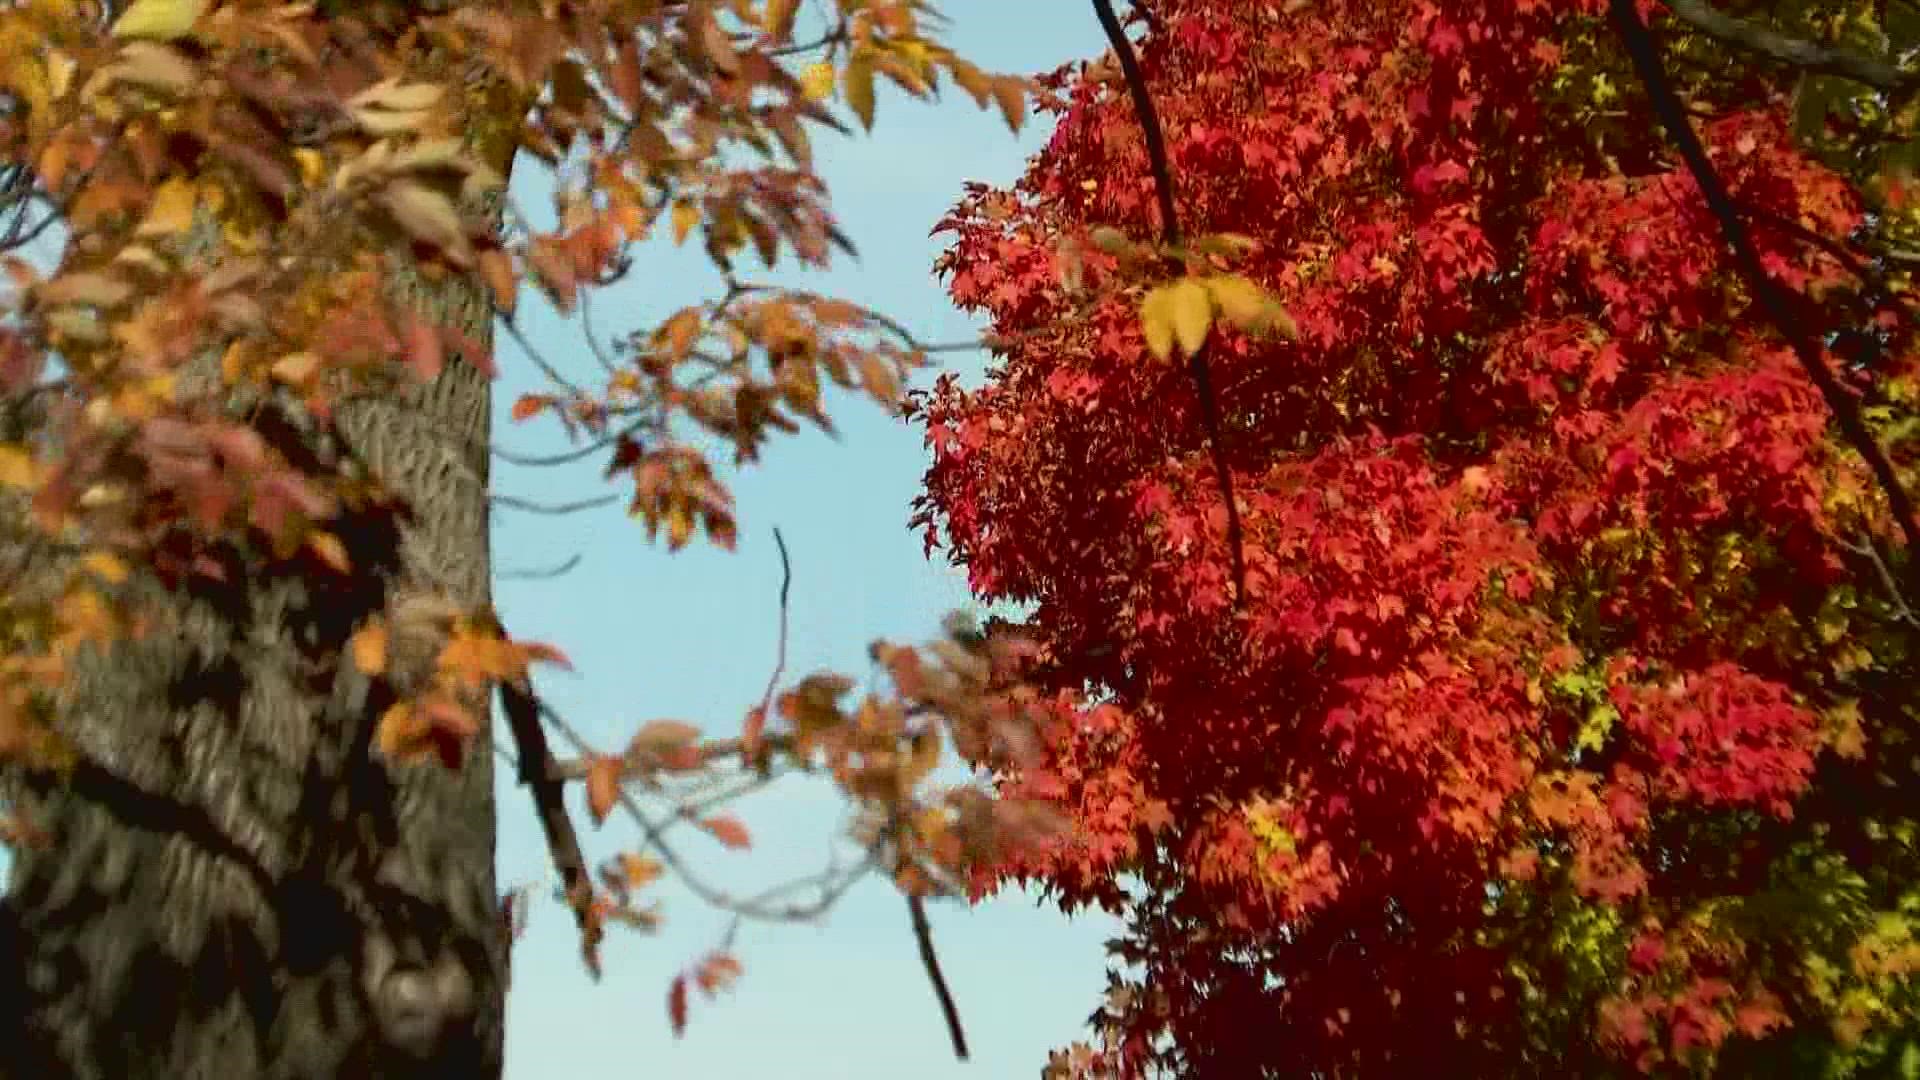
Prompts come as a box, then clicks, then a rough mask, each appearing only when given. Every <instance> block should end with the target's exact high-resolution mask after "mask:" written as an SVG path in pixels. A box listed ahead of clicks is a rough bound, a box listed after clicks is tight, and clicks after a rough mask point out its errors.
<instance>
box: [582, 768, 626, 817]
mask: <svg viewBox="0 0 1920 1080" xmlns="http://www.w3.org/2000/svg"><path fill="white" fill-rule="evenodd" d="M619 797H620V759H619V758H612V757H596V758H594V759H593V761H592V762H591V763H590V764H588V765H587V813H589V814H592V815H593V823H594V824H595V825H598V824H601V823H602V822H604V821H606V820H607V815H608V814H610V813H612V812H613V804H614V802H615V801H617V800H618V799H619Z"/></svg>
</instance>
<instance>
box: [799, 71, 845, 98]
mask: <svg viewBox="0 0 1920 1080" xmlns="http://www.w3.org/2000/svg"><path fill="white" fill-rule="evenodd" d="M838 80H839V74H838V73H837V72H835V71H834V70H833V65H832V64H827V63H814V64H808V65H807V66H806V67H805V68H804V69H802V71H801V72H800V89H801V92H802V93H804V94H805V95H806V96H807V99H808V100H809V101H824V100H826V99H827V98H828V97H831V96H832V94H833V87H834V84H835V83H836V82H837V81H838Z"/></svg>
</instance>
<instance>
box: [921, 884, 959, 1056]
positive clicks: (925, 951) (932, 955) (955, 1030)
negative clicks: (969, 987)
mask: <svg viewBox="0 0 1920 1080" xmlns="http://www.w3.org/2000/svg"><path fill="white" fill-rule="evenodd" d="M907 912H908V914H910V915H911V916H912V917H913V940H914V941H916V942H918V943H919V945H920V964H921V966H923V967H925V968H926V969H927V981H928V982H930V983H932V984H933V993H934V996H935V997H937V998H939V999H940V1015H941V1016H943V1017H945V1018H946V1021H947V1038H948V1039H949V1040H951V1041H952V1042H953V1056H954V1057H957V1058H959V1059H960V1060H961V1061H965V1060H967V1031H966V1028H964V1027H962V1026H961V1024H960V1008H959V1006H957V1005H955V1004H954V1001H953V991H952V990H949V989H948V988H947V977H946V976H945V975H943V974H941V973H940V954H939V953H936V952H934V950H933V927H932V925H930V924H929V923H928V922H927V903H926V901H925V900H922V899H921V898H920V896H919V894H917V893H908V894H907Z"/></svg>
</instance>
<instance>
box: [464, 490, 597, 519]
mask: <svg viewBox="0 0 1920 1080" xmlns="http://www.w3.org/2000/svg"><path fill="white" fill-rule="evenodd" d="M619 499H620V494H619V493H618V492H615V493H613V494H611V495H595V496H592V497H591V498H586V499H575V500H573V501H572V502H562V503H543V502H535V501H534V500H532V499H523V498H521V497H519V496H518V495H489V496H487V501H488V502H490V503H493V504H494V505H496V506H504V507H506V508H507V509H509V510H524V511H526V512H527V513H529V514H577V513H579V512H580V511H582V510H597V509H599V508H600V507H602V506H607V505H610V504H612V503H615V502H618V501H619Z"/></svg>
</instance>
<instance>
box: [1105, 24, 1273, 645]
mask: <svg viewBox="0 0 1920 1080" xmlns="http://www.w3.org/2000/svg"><path fill="white" fill-rule="evenodd" d="M1093 10H1094V13H1095V14H1096V15H1098V16H1099V18H1100V28H1101V29H1103V30H1105V31H1106V32H1107V41H1108V42H1109V43H1111V44H1112V46H1113V53H1114V56H1115V57H1116V58H1117V59H1119V61H1120V72H1121V74H1122V75H1124V76H1126V80H1127V89H1128V91H1130V92H1131V93H1132V95H1133V110H1134V112H1135V113H1136V114H1138V116H1139V118H1140V129H1141V134H1142V135H1143V136H1144V137H1145V139H1146V144H1147V162H1148V164H1149V165H1150V166H1151V167H1152V169H1153V187H1154V192H1155V194H1156V195H1157V196H1158V198H1159V202H1160V235H1161V240H1162V241H1163V242H1164V243H1165V244H1166V245H1167V246H1168V247H1173V246H1175V245H1177V244H1179V243H1180V219H1179V218H1178V217H1177V216H1175V213H1174V198H1173V171H1172V169H1170V168H1169V167H1168V165H1167V147H1166V142H1165V141H1164V139H1163V138H1162V137H1161V134H1160V117H1159V114H1158V113H1156V112H1155V111H1154V108H1153V96H1152V95H1151V94H1149V93H1147V81H1146V77H1145V76H1143V75H1142V74H1141V73H1140V63H1139V61H1138V60H1136V59H1135V58H1134V55H1133V43H1132V42H1129V41H1128V40H1127V33H1126V30H1125V29H1124V28H1122V27H1121V25H1120V20H1119V18H1118V17H1116V16H1115V15H1114V13H1113V4H1112V2H1111V0H1093ZM1187 370H1188V372H1189V374H1191V376H1192V378H1193V386H1194V390H1195V392H1196V393H1197V394H1198V396H1199V398H1200V419H1201V422H1202V423H1203V424H1205V425H1206V429H1207V442H1208V446H1209V449H1210V451H1211V453H1210V454H1209V456H1210V457H1211V458H1212V460H1213V471H1214V476H1215V479H1216V480H1217V481H1218V483H1219V485H1220V495H1221V498H1222V499H1223V500H1224V501H1225V502H1226V504H1227V557H1228V558H1229V559H1230V560H1231V562H1232V565H1233V606H1234V607H1235V608H1236V609H1238V608H1242V607H1244V606H1245V605H1246V601H1247V557H1246V552H1245V550H1244V545H1243V543H1242V540H1241V536H1240V507H1239V505H1238V500H1237V499H1236V498H1234V494H1233V469H1232V467H1230V466H1229V465H1228V464H1227V448H1226V439H1225V437H1224V436H1223V435H1222V434H1221V430H1220V404H1219V402H1218V401H1216V400H1215V399H1214V395H1213V377H1212V373H1211V371H1210V370H1209V369H1208V365H1207V347H1206V344H1205V343H1204V342H1203V343H1202V344H1201V346H1200V348H1198V349H1196V350H1194V353H1193V355H1192V356H1191V357H1189V358H1188V361H1187Z"/></svg>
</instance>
